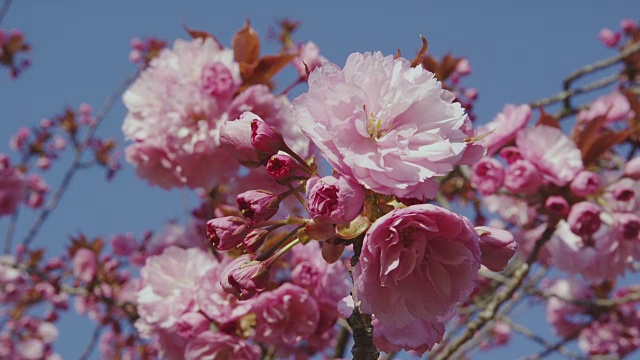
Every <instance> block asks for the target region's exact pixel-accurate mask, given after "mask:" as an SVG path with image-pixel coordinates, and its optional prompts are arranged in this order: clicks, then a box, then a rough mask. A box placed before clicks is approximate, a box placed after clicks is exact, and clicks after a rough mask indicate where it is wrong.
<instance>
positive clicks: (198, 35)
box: [182, 24, 223, 47]
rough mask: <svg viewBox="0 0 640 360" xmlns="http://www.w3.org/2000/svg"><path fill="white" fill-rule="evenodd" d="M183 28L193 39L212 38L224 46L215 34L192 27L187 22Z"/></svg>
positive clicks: (220, 45)
mask: <svg viewBox="0 0 640 360" xmlns="http://www.w3.org/2000/svg"><path fill="white" fill-rule="evenodd" d="M182 28H183V29H184V30H185V31H186V32H187V33H188V34H189V35H190V36H191V38H192V39H212V40H213V41H215V42H216V44H218V46H219V47H223V46H222V43H220V41H218V39H217V38H216V37H215V36H213V35H211V34H209V33H208V32H206V31H202V30H196V29H191V28H190V27H188V26H187V25H185V24H182Z"/></svg>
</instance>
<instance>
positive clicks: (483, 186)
mask: <svg viewBox="0 0 640 360" xmlns="http://www.w3.org/2000/svg"><path fill="white" fill-rule="evenodd" d="M503 183H504V167H503V166H502V164H501V163H500V161H498V160H496V159H494V158H490V157H487V158H482V159H480V161H478V162H477V163H475V164H474V165H473V166H472V167H471V185H472V186H473V187H475V188H476V189H478V191H479V192H480V193H481V194H483V195H490V194H493V193H495V192H496V191H498V190H499V189H500V188H501V187H502V184H503Z"/></svg>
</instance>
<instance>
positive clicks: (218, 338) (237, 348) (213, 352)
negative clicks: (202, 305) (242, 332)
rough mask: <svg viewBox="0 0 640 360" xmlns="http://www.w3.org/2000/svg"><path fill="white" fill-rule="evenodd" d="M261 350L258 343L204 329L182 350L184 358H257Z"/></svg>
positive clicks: (256, 359) (251, 359)
mask: <svg viewBox="0 0 640 360" xmlns="http://www.w3.org/2000/svg"><path fill="white" fill-rule="evenodd" d="M260 355H261V351H260V347H259V346H258V345H254V344H250V343H249V342H247V341H246V340H244V339H242V338H239V337H236V336H232V335H229V334H225V333H222V332H215V331H205V332H203V333H201V334H200V335H198V336H197V337H196V338H194V339H193V340H191V341H189V343H188V344H187V347H186V349H185V352H184V359H186V360H200V359H211V360H213V359H242V360H258V359H260Z"/></svg>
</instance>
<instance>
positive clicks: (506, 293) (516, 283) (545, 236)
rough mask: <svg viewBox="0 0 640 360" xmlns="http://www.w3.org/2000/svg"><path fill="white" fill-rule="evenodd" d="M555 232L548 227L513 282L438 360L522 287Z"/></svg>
mask: <svg viewBox="0 0 640 360" xmlns="http://www.w3.org/2000/svg"><path fill="white" fill-rule="evenodd" d="M554 231H555V224H553V225H551V224H550V225H548V226H547V228H546V230H545V231H544V234H542V237H541V238H540V239H539V240H538V241H537V242H536V245H535V247H534V249H533V251H532V252H531V254H530V255H529V257H528V258H527V261H526V262H524V263H523V264H522V265H520V267H518V268H517V269H516V270H515V271H514V273H513V275H512V277H513V282H512V283H511V284H509V285H507V286H506V287H505V288H504V289H503V290H502V292H500V293H498V294H497V295H496V296H495V297H494V298H493V300H492V301H491V302H490V303H489V304H487V307H486V308H485V309H484V310H483V311H482V312H480V314H478V317H477V318H476V319H475V320H473V321H472V322H470V323H469V324H468V325H467V328H466V329H465V332H464V333H463V334H462V335H461V336H460V337H459V338H458V339H456V340H455V341H453V342H451V343H450V344H449V345H448V346H447V347H446V348H444V349H443V350H442V352H441V353H440V354H438V356H437V357H436V359H438V360H444V359H449V358H450V357H451V356H452V355H454V354H455V352H456V351H458V349H460V348H461V347H462V346H463V345H464V344H465V343H467V342H468V341H469V340H471V339H472V338H473V336H474V335H475V334H476V332H477V331H478V330H481V329H482V328H483V327H484V326H485V325H487V323H489V321H490V320H492V319H493V318H494V317H495V316H496V314H497V313H498V310H499V309H500V306H502V304H504V303H505V302H506V301H507V300H509V299H510V298H511V297H512V296H513V294H514V293H515V292H516V290H518V288H519V287H520V286H521V285H522V283H523V282H524V280H525V279H526V277H527V275H528V274H529V271H530V270H531V264H533V263H534V262H535V261H536V259H537V258H538V253H539V252H540V250H541V249H542V247H543V246H544V244H545V243H546V242H547V241H548V240H549V239H550V238H551V235H553V233H554Z"/></svg>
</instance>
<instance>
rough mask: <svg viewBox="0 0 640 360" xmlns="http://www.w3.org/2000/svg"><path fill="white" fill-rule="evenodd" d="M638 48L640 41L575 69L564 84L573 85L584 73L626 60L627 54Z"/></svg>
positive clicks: (639, 47)
mask: <svg viewBox="0 0 640 360" xmlns="http://www.w3.org/2000/svg"><path fill="white" fill-rule="evenodd" d="M638 50H640V41H639V42H636V43H635V44H633V45H631V46H629V47H628V48H626V49H624V50H622V51H621V52H620V53H618V54H617V55H615V56H612V57H610V58H608V59H604V60H601V61H598V62H595V63H593V64H590V65H587V66H583V67H581V68H580V69H578V70H576V71H574V72H573V73H571V74H570V75H569V76H567V78H566V79H564V84H568V85H571V83H572V82H574V81H576V80H577V79H579V78H581V77H583V76H584V75H587V74H591V73H593V72H596V71H598V70H601V69H605V68H608V67H609V66H612V65H615V64H617V63H619V62H620V61H622V60H624V58H626V57H627V56H629V55H631V54H633V53H635V52H636V51H638Z"/></svg>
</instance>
